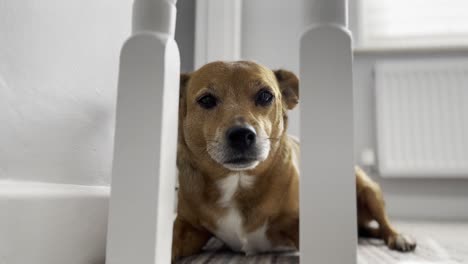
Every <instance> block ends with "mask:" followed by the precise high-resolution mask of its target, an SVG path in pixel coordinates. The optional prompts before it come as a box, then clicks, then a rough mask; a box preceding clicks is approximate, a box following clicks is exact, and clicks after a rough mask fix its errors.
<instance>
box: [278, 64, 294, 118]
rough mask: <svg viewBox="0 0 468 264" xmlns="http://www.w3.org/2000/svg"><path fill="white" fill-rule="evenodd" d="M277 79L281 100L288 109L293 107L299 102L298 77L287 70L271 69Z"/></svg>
mask: <svg viewBox="0 0 468 264" xmlns="http://www.w3.org/2000/svg"><path fill="white" fill-rule="evenodd" d="M273 72H274V73H275V76H276V81H278V85H279V88H280V90H281V94H282V95H283V101H284V103H285V104H286V106H287V107H288V109H293V108H294V107H295V106H296V105H297V104H298V103H299V79H298V78H297V76H296V75H295V74H294V73H292V72H290V71H287V70H283V69H280V70H276V71H273Z"/></svg>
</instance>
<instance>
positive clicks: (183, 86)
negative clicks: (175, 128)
mask: <svg viewBox="0 0 468 264" xmlns="http://www.w3.org/2000/svg"><path fill="white" fill-rule="evenodd" d="M189 79H190V73H181V74H180V84H179V114H180V116H185V112H186V108H187V106H186V102H185V101H184V99H185V94H186V92H187V83H188V81H189Z"/></svg>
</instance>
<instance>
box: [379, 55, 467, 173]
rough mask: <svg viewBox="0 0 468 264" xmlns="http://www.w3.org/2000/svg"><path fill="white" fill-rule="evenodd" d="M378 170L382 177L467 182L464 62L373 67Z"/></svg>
mask: <svg viewBox="0 0 468 264" xmlns="http://www.w3.org/2000/svg"><path fill="white" fill-rule="evenodd" d="M375 87H376V123H377V154H378V167H379V171H380V173H381V175H382V176H383V177H437V178H454V177H468V61H467V60H455V59H454V60H449V61H448V60H443V61H442V60H418V61H414V60H412V61H383V62H379V63H377V64H376V66H375Z"/></svg>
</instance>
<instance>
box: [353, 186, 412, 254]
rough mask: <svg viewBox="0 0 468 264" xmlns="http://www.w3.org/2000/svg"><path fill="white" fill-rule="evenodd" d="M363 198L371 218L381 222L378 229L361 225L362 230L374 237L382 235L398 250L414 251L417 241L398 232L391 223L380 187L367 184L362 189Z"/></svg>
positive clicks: (389, 244)
mask: <svg viewBox="0 0 468 264" xmlns="http://www.w3.org/2000/svg"><path fill="white" fill-rule="evenodd" d="M362 192H363V193H362V198H361V199H363V200H364V201H365V204H366V208H367V210H368V213H369V215H370V216H371V218H372V219H373V220H375V221H377V223H378V224H379V228H378V231H379V232H377V230H372V229H371V227H369V226H367V227H365V226H364V227H361V229H362V230H361V232H364V233H367V235H369V236H372V237H379V235H380V237H381V238H382V239H383V240H384V241H385V243H386V244H387V246H388V247H389V248H390V249H394V250H398V251H412V250H414V249H415V247H416V243H415V242H414V241H413V240H412V239H410V238H408V237H406V236H404V235H402V234H400V233H398V232H397V231H396V229H395V228H394V227H393V226H392V225H391V224H390V222H389V220H388V217H387V214H386V212H385V208H384V201H383V198H382V192H381V190H380V188H378V187H377V188H376V187H375V186H372V187H371V186H367V187H365V188H364V190H363V191H362Z"/></svg>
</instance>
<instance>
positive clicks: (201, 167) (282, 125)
mask: <svg viewBox="0 0 468 264" xmlns="http://www.w3.org/2000/svg"><path fill="white" fill-rule="evenodd" d="M265 87H268V89H270V91H271V92H272V94H273V95H274V97H275V101H273V103H272V105H271V106H269V107H258V106H256V105H255V104H254V103H253V102H252V98H253V96H254V95H255V93H256V92H257V91H258V90H260V89H262V88H265ZM298 89H299V80H298V79H297V77H296V76H295V75H294V74H293V73H291V72H289V71H285V70H278V71H271V70H269V69H268V68H266V67H263V66H261V65H259V64H256V63H253V62H248V61H240V62H230V63H226V62H214V63H210V64H207V65H205V66H204V67H202V68H200V69H199V70H197V71H195V72H193V73H191V74H190V75H187V74H184V75H182V76H181V91H180V108H179V109H180V110H179V147H178V158H177V166H178V169H179V184H180V188H179V192H178V199H179V201H178V210H177V213H178V215H177V218H176V220H175V223H174V236H173V253H172V257H173V260H175V259H177V258H179V257H183V256H189V255H192V254H196V253H198V252H200V251H201V249H202V247H203V246H204V245H205V244H206V242H207V241H208V240H209V239H210V238H211V237H212V236H213V233H214V232H215V230H216V229H217V220H218V219H219V218H220V217H221V216H223V215H224V214H225V213H226V208H225V207H223V206H220V204H219V203H218V201H219V199H220V197H222V195H223V194H222V193H221V191H220V189H219V187H218V185H217V184H216V183H217V182H218V181H219V180H222V179H223V178H225V177H227V175H228V174H230V173H232V171H230V170H229V169H227V168H225V167H224V166H222V165H221V164H219V163H218V162H216V161H215V160H213V159H212V158H211V157H210V155H209V153H208V152H207V147H208V145H209V142H210V141H214V140H216V139H217V134H219V129H220V128H221V129H224V128H227V127H229V126H232V125H233V124H236V123H247V124H250V125H252V126H253V127H254V128H255V129H256V130H257V131H259V130H262V131H264V132H265V133H266V135H267V136H268V139H269V140H270V144H271V145H270V151H269V154H268V157H267V158H266V159H265V160H263V161H261V162H260V163H259V164H258V165H257V166H256V167H255V168H253V169H249V170H248V175H249V176H250V177H254V179H255V181H254V182H253V186H250V187H249V188H242V187H239V188H238V189H237V190H236V192H235V195H234V196H233V198H232V199H233V200H234V202H235V204H236V206H237V208H238V209H239V211H240V212H241V216H242V220H243V221H242V223H243V228H244V230H245V231H246V232H247V233H249V232H252V231H254V230H256V229H258V228H259V227H260V226H262V225H263V224H264V223H265V222H268V229H267V230H266V236H267V237H268V239H269V240H270V242H271V243H272V245H274V246H293V247H295V248H296V249H299V240H298V237H299V217H298V216H299V196H298V193H299V173H298V169H297V168H296V165H295V161H294V159H297V158H298V154H299V153H298V150H299V145H298V143H297V142H296V141H294V140H293V139H291V138H290V137H289V136H288V135H287V133H286V128H287V110H289V109H292V108H294V107H295V106H296V104H297V103H298V99H299V91H298ZM207 91H209V92H212V93H216V95H217V96H218V97H220V98H222V99H221V100H222V104H221V105H220V106H219V107H217V108H216V109H210V110H207V109H203V108H201V107H200V106H199V105H198V104H197V98H199V97H200V95H202V94H204V93H206V92H207ZM356 188H357V202H358V228H359V234H360V235H362V236H368V237H375V238H381V239H383V240H384V241H385V242H386V243H387V245H388V247H389V248H391V249H396V250H400V251H408V250H412V249H414V247H415V244H414V242H412V241H410V240H409V239H408V238H406V237H404V236H402V235H400V234H399V233H398V232H397V231H396V230H395V229H394V228H393V227H392V226H391V225H390V223H389V221H388V219H387V216H386V214H385V210H384V202H383V199H382V193H381V191H380V188H379V186H378V185H377V184H376V183H375V182H373V181H372V180H371V179H370V178H369V177H368V176H367V175H366V174H365V173H364V172H363V171H362V170H361V169H360V168H358V167H356ZM373 220H375V221H376V222H377V223H378V224H379V227H378V228H372V227H370V226H369V223H370V222H371V221H373Z"/></svg>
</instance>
